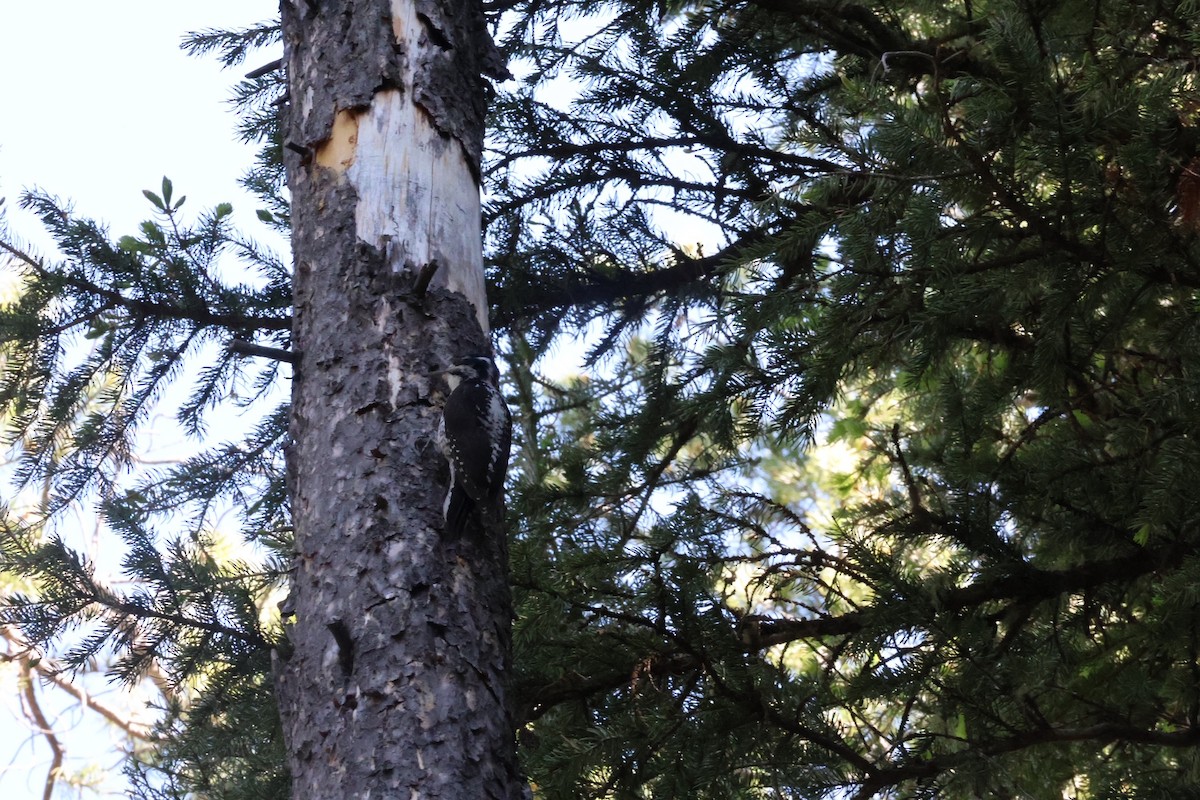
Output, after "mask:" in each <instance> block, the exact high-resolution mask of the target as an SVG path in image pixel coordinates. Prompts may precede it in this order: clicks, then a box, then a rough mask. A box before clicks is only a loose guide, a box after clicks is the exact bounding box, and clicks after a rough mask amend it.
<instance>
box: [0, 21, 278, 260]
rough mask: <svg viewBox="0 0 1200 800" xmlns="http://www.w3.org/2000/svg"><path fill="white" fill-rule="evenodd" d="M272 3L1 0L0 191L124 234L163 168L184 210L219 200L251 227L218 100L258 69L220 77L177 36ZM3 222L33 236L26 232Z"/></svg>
mask: <svg viewBox="0 0 1200 800" xmlns="http://www.w3.org/2000/svg"><path fill="white" fill-rule="evenodd" d="M277 9H278V3H277V2H269V1H268V0H209V2H205V3H182V2H171V1H170V0H166V1H165V2H164V0H117V2H108V3H97V2H94V1H93V0H58V1H57V2H55V0H42V1H41V2H27V1H26V0H0V195H3V196H5V197H7V198H8V202H9V204H10V205H11V204H12V203H14V202H15V200H16V196H17V194H18V193H19V192H20V190H21V189H23V188H28V187H32V186H38V187H41V188H42V189H45V190H46V191H49V192H50V193H52V194H55V195H59V196H60V197H64V198H71V199H73V200H74V202H75V207H76V211H77V212H79V213H80V214H83V215H88V216H94V217H97V218H101V219H107V220H108V221H109V222H111V223H112V230H113V231H114V233H126V232H132V229H133V227H134V226H136V225H137V223H138V222H140V221H141V220H142V219H144V218H146V217H148V216H149V213H150V206H149V205H148V204H147V203H146V201H145V199H144V198H143V197H142V195H141V190H142V189H156V188H157V187H158V186H159V185H160V183H161V180H162V176H163V175H164V174H165V175H167V176H169V177H170V178H171V180H172V181H173V182H174V184H175V189H176V194H177V195H178V194H179V193H183V194H186V195H187V196H188V204H189V205H192V206H197V207H200V206H203V207H208V206H212V205H215V204H216V203H218V202H222V201H229V202H232V203H233V204H234V206H235V210H236V211H237V212H241V213H239V215H238V216H239V219H249V220H252V219H253V218H254V213H253V211H254V209H253V207H252V206H253V205H254V203H253V200H252V199H251V198H250V197H249V196H247V195H246V194H245V193H243V192H242V191H241V189H240V187H238V186H237V179H238V177H239V175H240V174H241V172H242V170H243V169H245V168H246V167H247V166H248V165H249V164H250V160H251V156H252V152H253V151H252V150H251V149H250V148H249V147H247V146H245V145H242V144H241V143H240V142H238V141H236V137H235V135H234V117H233V114H232V112H231V110H230V107H229V105H228V103H227V102H225V101H226V100H227V99H228V98H229V97H230V95H231V86H232V84H233V83H234V81H235V80H236V78H238V77H240V76H241V74H242V73H244V72H246V71H248V70H249V69H253V68H254V67H257V66H260V63H258V62H252V63H250V64H248V65H246V67H245V68H244V69H238V70H236V71H234V70H230V71H224V72H223V71H222V70H221V68H220V65H219V64H218V63H217V62H216V60H215V59H213V58H193V57H190V56H187V55H186V54H185V53H183V51H181V50H180V49H179V42H180V39H181V37H182V36H183V35H184V34H185V33H186V32H188V31H190V30H197V29H201V28H207V27H239V26H242V25H247V24H251V23H254V22H258V21H261V20H264V19H269V18H271V17H273V16H274V15H275V14H276V13H277ZM274 57H277V56H276V54H271V55H264V57H263V58H262V59H261V62H263V63H265V62H266V61H269V60H270V59H271V58H274ZM9 213H10V215H12V214H13V212H12V211H11V210H10V212H9ZM10 222H12V223H13V227H14V228H15V229H16V232H17V233H18V234H20V235H22V236H23V237H27V238H34V234H35V230H33V227H34V226H33V225H30V224H27V223H26V222H25V220H23V219H22V220H20V221H19V222H18V219H17V218H16V217H15V216H10Z"/></svg>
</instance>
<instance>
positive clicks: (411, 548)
mask: <svg viewBox="0 0 1200 800" xmlns="http://www.w3.org/2000/svg"><path fill="white" fill-rule="evenodd" d="M282 5H283V9H282V10H283V30H284V39H285V48H286V49H285V56H286V58H285V62H286V66H287V70H288V79H289V94H288V98H289V101H288V104H287V106H286V108H285V109H284V115H283V116H284V125H283V136H284V142H285V147H286V158H287V166H288V180H289V186H290V188H291V193H292V212H293V217H292V224H293V238H292V244H293V251H294V257H295V324H294V343H295V348H296V350H297V351H298V352H299V363H298V367H297V376H296V379H295V383H294V385H293V398H292V399H293V405H292V428H291V434H292V438H293V443H292V450H291V452H290V456H289V457H290V461H289V472H290V479H291V502H292V517H293V520H294V524H295V535H296V555H295V565H294V571H293V575H292V589H291V596H290V598H289V601H288V603H287V606H286V610H287V612H288V613H289V615H294V617H289V619H290V622H291V625H290V628H289V640H290V647H289V648H287V649H288V650H290V652H289V653H288V654H287V655H286V657H285V656H284V655H283V654H282V652H281V653H280V655H279V656H278V657H277V669H276V679H277V684H278V694H279V702H280V709H281V714H282V716H283V722H284V731H285V736H286V738H287V744H288V751H289V759H290V768H291V771H292V777H293V781H294V787H293V795H292V796H293V797H296V798H305V800H310V799H311V798H323V799H328V798H338V797H347V798H360V797H377V798H404V799H405V800H407V799H408V798H410V797H421V798H428V799H430V800H433V799H435V798H454V799H455V800H460V799H461V798H472V799H474V798H502V799H503V800H512V799H513V798H516V797H519V796H520V782H519V780H518V775H517V768H516V759H515V753H514V744H513V731H512V723H511V718H510V716H509V713H508V709H507V707H506V700H505V688H504V676H505V673H506V669H507V665H508V658H509V655H508V654H509V638H510V637H509V630H510V621H511V620H510V617H511V603H510V600H509V594H508V588H507V583H506V551H505V547H504V543H503V542H502V541H484V542H482V543H480V542H479V541H476V540H473V539H472V540H463V541H462V542H460V543H448V542H444V541H443V538H442V536H441V528H442V518H441V508H442V497H443V493H444V491H445V481H446V467H445V464H444V461H443V458H442V456H441V454H440V453H439V452H438V449H437V446H436V445H435V444H433V442H432V439H433V436H434V433H435V431H436V428H437V419H438V413H439V410H440V406H441V402H442V399H443V397H444V395H445V387H444V386H443V385H441V383H440V381H439V380H438V379H435V378H430V377H429V373H430V372H432V371H433V370H435V369H438V368H440V367H444V366H446V365H447V364H449V363H450V362H451V361H452V360H453V359H454V358H456V357H458V356H461V355H464V354H467V353H471V352H486V351H487V349H488V348H487V335H486V328H487V305H486V300H485V297H484V288H483V270H482V251H481V248H482V245H481V241H480V208H479V185H478V181H479V159H480V149H481V142H482V137H483V116H484V105H485V101H484V80H483V78H482V77H481V73H484V74H491V75H493V76H497V75H499V74H501V73H502V72H503V66H502V64H501V61H500V59H499V56H498V54H497V53H496V51H495V48H494V47H493V45H492V42H491V39H490V37H489V36H488V33H487V29H486V27H485V25H484V21H483V16H482V11H481V10H480V7H479V3H478V2H471V0H391V2H389V0H284V2H283V4H282ZM431 270H436V271H434V272H433V280H432V282H431V283H430V284H429V285H428V287H427V288H426V286H425V279H427V278H428V277H429V275H430V271H431ZM493 538H495V537H493Z"/></svg>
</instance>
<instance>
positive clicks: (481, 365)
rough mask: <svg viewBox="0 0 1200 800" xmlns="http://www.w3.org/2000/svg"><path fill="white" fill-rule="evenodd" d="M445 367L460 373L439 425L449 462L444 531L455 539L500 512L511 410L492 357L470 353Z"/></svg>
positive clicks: (440, 443)
mask: <svg viewBox="0 0 1200 800" xmlns="http://www.w3.org/2000/svg"><path fill="white" fill-rule="evenodd" d="M442 373H443V374H446V375H454V376H456V377H457V378H458V379H459V381H458V385H457V386H454V387H453V390H452V391H451V392H450V396H449V397H447V398H446V404H445V405H444V406H443V407H442V419H441V421H440V422H439V423H438V430H437V442H438V447H439V448H440V449H441V451H442V453H443V455H445V456H446V460H447V461H448V462H450V486H449V488H448V489H447V491H446V502H445V504H444V505H443V507H442V512H443V514H444V515H445V519H446V528H445V536H446V538H447V539H449V540H451V541H454V540H457V539H459V538H461V537H462V535H463V532H464V531H465V530H466V528H467V525H468V524H469V523H470V521H471V520H472V519H474V520H475V522H476V524H477V525H478V527H479V529H480V530H483V529H485V528H486V526H487V525H488V523H492V522H494V521H496V520H497V518H498V516H499V514H500V511H501V507H502V506H501V500H502V498H503V495H504V476H505V474H506V473H507V472H508V453H509V447H510V446H511V444H512V415H510V414H509V413H508V406H507V405H505V403H504V397H503V395H501V394H500V374H499V372H498V371H497V370H496V364H495V362H493V361H492V360H491V359H490V358H488V357H486V356H467V357H466V358H462V359H459V360H458V361H456V362H455V363H454V366H451V367H447V368H446V369H444V370H442Z"/></svg>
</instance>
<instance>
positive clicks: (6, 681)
mask: <svg viewBox="0 0 1200 800" xmlns="http://www.w3.org/2000/svg"><path fill="white" fill-rule="evenodd" d="M277 9H278V2H277V0H209V1H208V2H205V3H180V2H169V0H168V1H167V2H164V0H116V2H108V3H97V2H94V0H70V1H66V0H58V1H55V0H40V2H28V1H27V0H0V196H2V197H5V198H6V199H7V203H6V204H5V205H6V208H7V209H8V211H7V212H6V216H7V223H8V227H9V229H10V231H11V232H12V233H14V234H15V235H16V236H17V238H19V239H20V240H22V241H24V242H26V243H28V244H30V245H32V246H33V248H34V249H35V250H36V251H37V252H38V253H40V254H41V255H44V256H52V255H53V254H52V252H51V249H50V243H49V240H48V238H47V237H46V236H45V235H44V233H43V232H42V231H41V226H40V223H39V222H38V221H37V220H36V219H35V218H33V217H32V216H30V215H28V214H24V213H22V212H20V211H19V210H17V209H16V208H15V206H16V204H17V200H18V197H19V194H20V192H21V191H22V190H24V189H29V188H34V187H37V188H40V189H42V190H45V191H47V192H49V193H51V194H53V195H56V196H58V197H59V198H61V199H63V200H69V201H70V202H72V203H73V204H74V208H75V211H76V213H78V214H80V215H82V216H88V217H92V218H95V219H97V220H99V221H102V222H106V223H108V224H109V225H110V230H111V232H112V233H113V234H114V237H116V236H120V235H122V234H126V233H135V232H136V227H137V225H138V223H139V222H140V221H141V220H143V219H147V218H149V217H150V216H151V207H150V205H149V204H148V202H147V201H146V199H145V198H144V197H143V196H142V190H143V189H151V190H154V191H158V188H159V186H160V185H161V183H162V177H163V176H164V175H166V176H168V177H170V179H171V180H172V182H173V183H174V186H175V195H176V196H177V197H178V196H179V195H181V194H186V195H187V196H188V203H187V205H186V206H185V207H184V210H188V209H191V210H193V211H199V210H200V209H201V208H210V207H212V206H214V205H216V204H217V203H220V202H230V203H232V204H233V205H234V210H235V211H234V213H235V220H236V221H238V222H239V223H242V224H244V226H245V227H246V228H249V229H253V228H254V227H255V222H254V220H255V214H254V211H255V209H256V208H257V206H258V203H257V201H256V200H255V199H254V198H253V197H252V196H250V195H249V194H247V193H246V192H245V191H244V190H242V189H241V187H240V186H238V178H239V177H240V175H241V174H242V172H243V171H244V170H245V169H246V168H247V167H249V166H250V164H251V161H252V158H253V154H254V149H253V147H252V146H250V145H245V144H242V143H240V142H238V141H237V137H236V133H235V119H234V115H233V112H232V108H231V107H230V106H229V104H228V102H227V101H228V99H229V97H230V96H231V94H232V85H233V84H234V83H235V82H236V81H237V79H238V78H240V77H241V75H242V74H243V73H244V72H247V71H249V70H251V69H254V68H255V67H258V66H260V65H261V64H263V63H266V62H267V61H270V60H272V59H274V58H276V57H278V54H277V53H264V54H262V56H261V58H258V57H255V58H254V60H252V61H251V62H250V63H247V64H246V65H245V66H244V67H240V68H237V69H234V70H229V71H223V70H222V69H221V66H220V64H219V63H218V62H217V61H216V59H215V58H212V57H203V58H194V57H191V56H188V55H186V54H185V53H184V52H183V51H182V50H180V48H179V43H180V40H181V38H182V37H183V35H184V34H185V33H187V32H188V31H193V30H198V29H202V28H209V27H229V28H237V27H241V26H244V25H249V24H252V23H255V22H259V21H262V20H266V19H270V18H272V17H274V16H275V15H276V14H277ZM3 499H5V498H0V500H3ZM15 689H16V684H15V681H14V676H13V672H12V671H11V670H9V671H7V672H6V671H4V670H2V669H0V796H3V797H4V798H5V799H6V800H25V798H31V799H32V798H40V797H41V796H42V788H43V783H42V782H43V780H44V777H45V771H46V767H47V766H48V765H49V760H50V756H49V751H48V750H47V748H46V746H45V744H44V741H43V740H42V738H41V737H40V736H38V735H36V733H34V732H32V731H30V730H29V728H28V727H27V725H26V724H25V723H24V721H23V717H22V716H21V714H20V708H19V704H18V701H17V700H16V697H15ZM92 690H93V691H104V694H103V696H102V698H101V699H102V701H104V702H107V703H110V704H113V705H117V704H119V703H121V702H128V701H129V698H122V697H121V696H120V693H119V690H112V689H107V690H106V689H105V687H103V684H102V683H96V684H94V685H93V686H92ZM42 695H43V697H45V698H47V711H48V713H50V714H51V715H62V716H61V717H59V718H58V719H57V721H56V722H57V724H56V725H55V727H56V728H57V729H59V730H60V731H62V732H63V733H64V737H63V741H64V744H65V745H66V747H67V751H68V757H69V761H68V764H67V767H68V769H69V770H79V769H84V768H89V767H90V768H92V769H93V770H94V772H95V774H96V777H97V778H98V779H99V780H100V781H101V782H102V783H103V784H104V785H105V786H107V787H108V790H109V791H110V792H112V794H109V795H107V796H120V794H121V788H122V782H121V780H120V775H119V771H118V770H117V769H114V767H116V766H117V764H118V758H117V757H116V754H115V753H114V752H113V751H112V750H111V749H110V747H111V743H112V737H111V735H110V733H108V732H106V731H105V730H104V728H103V726H98V725H95V724H94V723H93V722H91V721H89V719H88V716H89V715H86V714H80V713H79V712H78V710H77V707H76V709H75V710H72V709H71V708H70V707H69V706H66V705H62V704H58V705H56V704H54V700H53V692H51V691H49V690H45V691H43V692H42ZM134 702H139V701H137V700H134ZM92 716H93V717H94V715H92ZM73 796H79V795H77V794H76V793H75V792H74V791H73V790H70V789H69V788H68V787H66V786H63V785H60V787H59V791H58V792H57V793H56V797H73ZM83 796H84V797H95V796H96V795H95V794H84V795H83Z"/></svg>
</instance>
